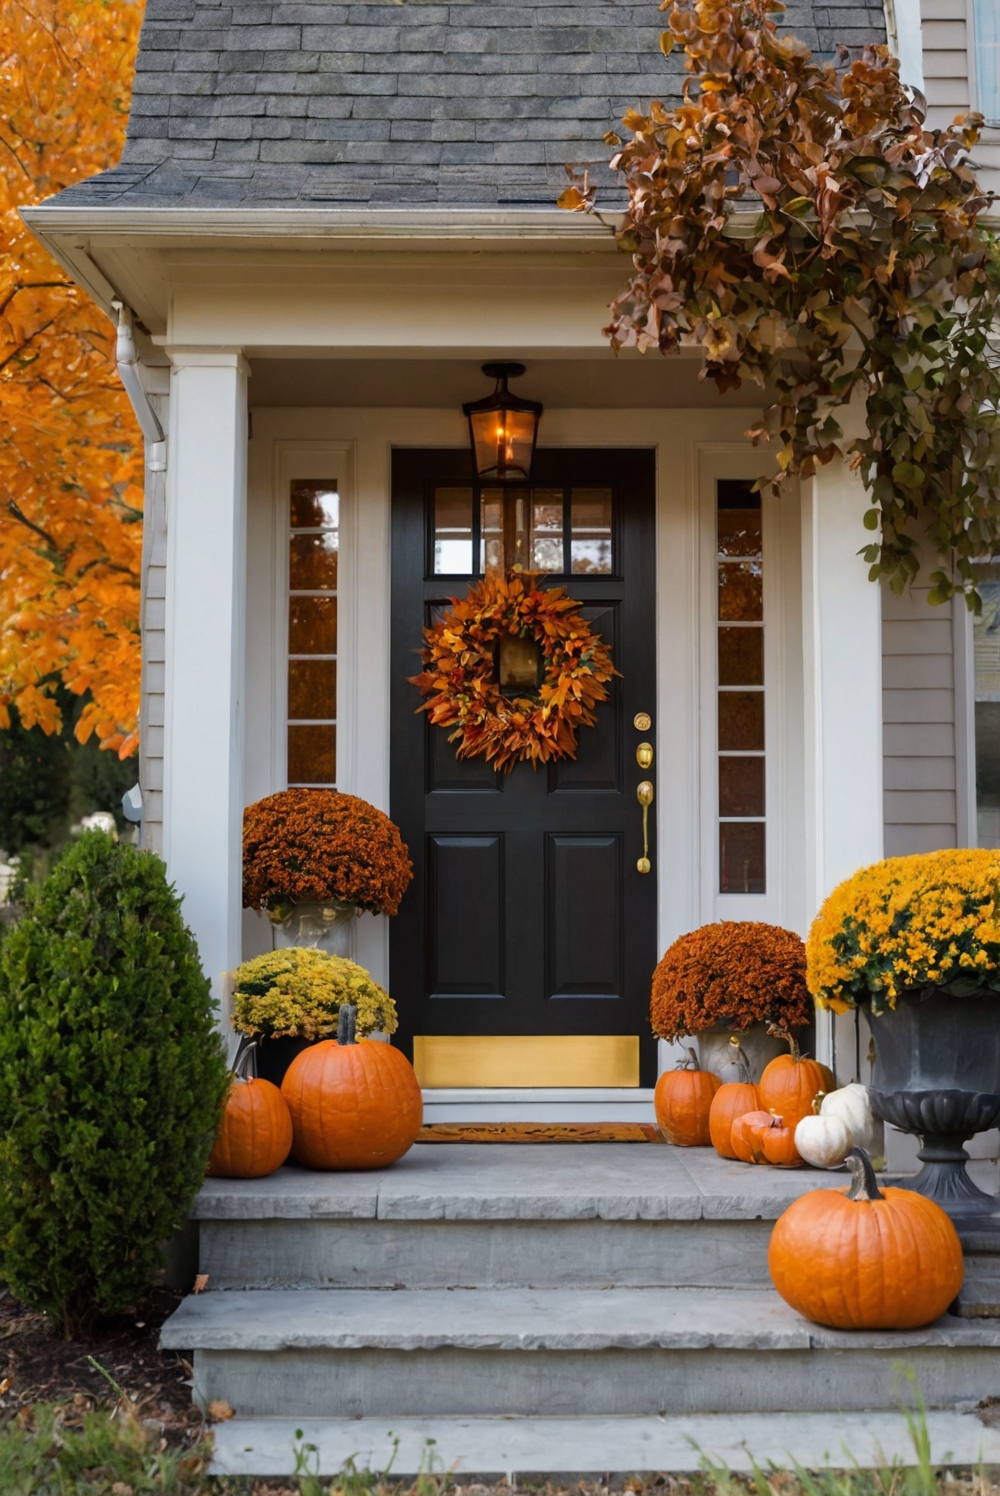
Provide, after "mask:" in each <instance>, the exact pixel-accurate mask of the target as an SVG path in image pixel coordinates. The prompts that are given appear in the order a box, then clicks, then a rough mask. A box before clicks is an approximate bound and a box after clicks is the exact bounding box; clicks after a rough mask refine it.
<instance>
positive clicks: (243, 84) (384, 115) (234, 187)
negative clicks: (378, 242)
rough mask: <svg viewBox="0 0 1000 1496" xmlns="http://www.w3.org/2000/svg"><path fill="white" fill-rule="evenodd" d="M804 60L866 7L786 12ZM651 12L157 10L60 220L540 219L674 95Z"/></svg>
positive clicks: (186, 3) (675, 78)
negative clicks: (190, 215)
mask: <svg viewBox="0 0 1000 1496" xmlns="http://www.w3.org/2000/svg"><path fill="white" fill-rule="evenodd" d="M786 22H787V25H788V27H789V28H790V29H792V30H794V31H795V32H796V33H797V34H798V35H799V36H801V37H802V38H803V39H804V40H805V41H806V42H808V43H809V44H810V45H811V46H812V47H813V48H814V49H816V50H818V51H820V52H832V50H833V49H834V47H835V45H836V44H837V43H838V42H844V43H846V44H847V45H848V46H858V45H861V44H863V43H865V42H868V41H873V40H880V41H881V40H884V39H885V22H884V15H883V10H882V6H881V5H880V4H876V3H870V0H826V3H822V4H819V3H813V0H792V3H791V5H790V6H789V10H788V14H787V17H786ZM663 24H664V21H663V17H662V16H661V15H660V13H659V11H658V8H657V4H656V0H650V3H648V4H644V5H636V4H632V3H627V0H603V3H599V0H590V3H587V0H538V3H529V0H524V3H522V4H506V3H495V4H484V3H480V0H457V3H448V4H439V3H435V0H405V3H393V0H388V3H381V4H379V3H372V4H346V5H338V4H334V3H329V0H306V3H301V0H296V3H290V0H276V3H265V4H251V3H236V4H232V5H226V4H213V3H211V0H148V3H147V7H146V19H145V23H144V25H143V28H142V41H141V44H140V48H139V56H138V61H137V64H136V79H135V94H134V98H133V102H132V114H131V119H130V123H129V131H128V142H127V144H126V146H125V151H124V155H123V157H122V161H121V165H120V166H118V167H116V168H115V169H114V170H113V171H109V172H105V173H103V174H102V175H101V176H98V177H94V178H92V179H91V180H90V181H89V182H83V183H80V184H79V185H78V186H76V187H71V188H69V189H68V190H67V191H66V192H63V193H62V194H61V195H60V198H59V202H60V206H67V207H72V206H84V205H87V206H91V205H102V206H110V205H113V204H119V205H121V206H123V207H125V206H127V207H130V208H132V207H174V206H184V207H198V206H204V207H253V206H261V207H263V206H279V207H280V206H293V205H298V206H308V205H315V206H321V205H323V204H331V205H341V206H349V205H356V206H364V205H370V206H371V207H373V208H374V207H379V206H393V205H403V206H413V207H417V206H420V205H438V206H442V205H453V206H461V207H466V208H471V207H494V208H495V207H498V206H499V207H525V206H528V207H543V206H544V207H551V206H552V205H553V201H554V198H555V197H556V196H557V195H558V193H559V192H560V191H561V190H562V188H563V187H564V186H565V185H566V175H565V171H564V166H565V164H566V163H567V162H577V163H583V162H594V163H598V173H597V174H598V176H599V177H600V176H601V175H602V172H603V175H604V178H605V181H606V182H607V183H608V185H609V186H610V179H609V178H608V177H607V173H606V171H604V170H603V163H605V162H606V161H607V157H608V149H607V146H605V145H604V143H603V140H602V136H603V135H604V133H605V131H607V130H609V129H613V128H615V126H616V125H617V124H618V122H619V120H620V118H621V115H622V113H623V112H624V110H625V109H627V108H629V107H633V106H635V105H636V104H638V103H640V102H642V101H648V100H649V99H650V98H651V97H654V96H655V97H658V98H664V99H670V98H676V96H677V94H678V88H679V80H680V76H681V59H680V57H679V56H677V55H674V56H672V57H670V58H669V59H665V58H664V57H663V56H662V54H661V53H660V50H659V35H660V32H661V30H662V29H663Z"/></svg>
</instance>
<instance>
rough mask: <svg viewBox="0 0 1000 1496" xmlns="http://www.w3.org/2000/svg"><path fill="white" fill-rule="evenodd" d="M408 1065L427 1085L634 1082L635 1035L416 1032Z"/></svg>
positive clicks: (636, 1061) (636, 1069)
mask: <svg viewBox="0 0 1000 1496" xmlns="http://www.w3.org/2000/svg"><path fill="white" fill-rule="evenodd" d="M413 1067H414V1069H415V1070H416V1072H417V1079H418V1080H419V1082H420V1084H421V1085H422V1086H424V1087H426V1088H428V1089H440V1088H453V1087H457V1086H547V1087H548V1086H555V1087H558V1086H637V1085H638V1084H639V1036H638V1035H637V1034H517V1035H479V1034H475V1035H473V1034H454V1035H449V1034H417V1035H415V1036H414V1040H413Z"/></svg>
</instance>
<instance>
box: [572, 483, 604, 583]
mask: <svg viewBox="0 0 1000 1496" xmlns="http://www.w3.org/2000/svg"><path fill="white" fill-rule="evenodd" d="M570 508H571V514H572V521H571V527H570V535H571V541H570V568H571V570H572V571H573V572H575V573H577V574H578V575H580V576H583V575H586V574H588V573H598V574H603V575H608V574H610V573H611V572H612V571H613V569H614V558H613V556H612V554H611V538H612V537H611V490H610V488H574V489H573V493H572V498H571V504H570Z"/></svg>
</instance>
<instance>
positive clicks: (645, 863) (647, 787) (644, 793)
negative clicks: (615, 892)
mask: <svg viewBox="0 0 1000 1496" xmlns="http://www.w3.org/2000/svg"><path fill="white" fill-rule="evenodd" d="M635 794H636V799H637V800H638V801H639V804H640V805H641V806H642V856H641V857H640V858H639V861H638V862H637V863H636V869H637V871H638V872H640V873H648V872H650V871H651V869H652V864H651V863H650V860H649V807H650V806H651V805H652V803H653V786H652V785H651V784H650V782H649V780H648V779H644V780H643V781H642V783H641V784H639V785H637V786H636V791H635Z"/></svg>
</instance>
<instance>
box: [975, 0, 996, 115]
mask: <svg viewBox="0 0 1000 1496" xmlns="http://www.w3.org/2000/svg"><path fill="white" fill-rule="evenodd" d="M973 18H974V24H975V39H976V85H977V90H978V94H979V101H978V102H979V108H980V111H981V112H982V113H983V114H984V115H985V116H986V123H987V124H988V125H995V124H998V123H1000V8H998V6H997V0H973Z"/></svg>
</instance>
